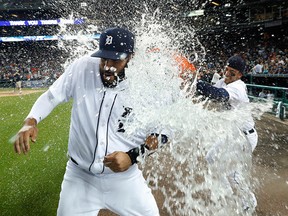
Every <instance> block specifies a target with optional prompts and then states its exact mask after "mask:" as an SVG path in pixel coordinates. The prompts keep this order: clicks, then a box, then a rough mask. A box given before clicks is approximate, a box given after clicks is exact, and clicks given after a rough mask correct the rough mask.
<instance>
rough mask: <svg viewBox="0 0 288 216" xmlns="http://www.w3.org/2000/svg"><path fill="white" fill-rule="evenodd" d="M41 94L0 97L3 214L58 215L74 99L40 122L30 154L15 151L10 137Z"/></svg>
mask: <svg viewBox="0 0 288 216" xmlns="http://www.w3.org/2000/svg"><path fill="white" fill-rule="evenodd" d="M40 95H41V93H34V94H30V95H25V96H14V97H0V121H1V126H0V135H1V136H0V137H1V139H0V140H1V149H0V160H1V165H0V168H1V169H0V188H1V192H0V215H3V216H4V215H5V216H10V215H11V216H16V215H17V216H26V215H27V216H28V215H29V216H31V215H32V216H34V215H35V216H46V215H47V216H53V215H56V211H57V205H58V200H59V193H60V188H61V182H62V179H63V175H64V171H65V166H66V162H67V160H68V159H67V141H68V131H69V123H70V109H71V103H66V104H61V105H59V106H58V107H57V108H56V109H54V110H53V112H52V113H51V114H50V115H49V116H48V117H47V118H46V119H44V120H43V121H42V122H41V123H40V124H39V125H38V128H39V134H38V138H37V141H36V143H35V144H32V145H31V150H30V152H29V153H28V154H27V155H18V154H16V153H14V148H13V145H12V144H11V143H9V139H10V138H11V137H13V135H15V134H16V132H17V131H18V130H19V129H20V128H21V126H22V123H23V120H24V118H25V117H26V116H27V114H28V113H29V111H30V108H31V107H32V105H33V103H34V102H35V101H36V99H37V98H38V97H39V96H40Z"/></svg>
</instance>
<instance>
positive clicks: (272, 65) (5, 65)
mask: <svg viewBox="0 0 288 216" xmlns="http://www.w3.org/2000/svg"><path fill="white" fill-rule="evenodd" d="M286 40H287V38H286ZM215 42H216V43H215ZM206 47H207V49H208V48H209V50H208V51H207V53H206V56H205V57H204V58H203V59H202V61H201V63H199V62H194V61H193V56H192V57H191V58H190V59H189V60H190V62H193V63H194V65H193V67H195V69H199V72H200V76H201V77H202V79H203V80H205V81H208V82H211V80H212V77H213V75H214V74H215V73H216V72H218V73H219V72H221V71H223V69H224V66H225V63H226V60H227V58H228V57H229V56H231V55H233V54H235V53H237V54H240V55H242V57H243V58H244V59H245V60H246V63H247V68H246V73H247V74H252V75H258V74H266V75H270V76H278V75H279V74H281V75H287V76H288V67H287V65H288V48H287V47H285V48H283V49H282V46H281V45H279V44H277V43H273V42H271V41H270V42H269V43H268V44H267V43H263V42H259V44H254V45H253V43H251V42H250V44H249V42H247V43H245V46H241V43H239V46H235V42H233V41H231V42H226V43H222V42H221V40H219V41H215V40H214V41H213V40H211V41H208V42H207V44H206ZM0 57H1V60H0V81H1V82H6V81H12V80H13V76H14V74H15V73H16V72H18V73H19V74H20V75H21V79H22V80H24V81H25V80H47V79H50V80H51V81H53V80H56V79H57V78H58V77H59V76H60V75H61V73H63V65H64V62H65V61H66V59H67V58H68V57H69V55H68V53H67V52H65V51H63V50H61V49H59V47H58V46H57V42H56V41H52V42H48V41H45V42H15V43H6V44H5V43H4V44H1V52H0Z"/></svg>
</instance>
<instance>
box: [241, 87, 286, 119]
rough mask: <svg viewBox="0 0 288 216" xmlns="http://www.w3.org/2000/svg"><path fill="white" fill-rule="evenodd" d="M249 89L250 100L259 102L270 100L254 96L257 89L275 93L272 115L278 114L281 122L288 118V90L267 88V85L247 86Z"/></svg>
mask: <svg viewBox="0 0 288 216" xmlns="http://www.w3.org/2000/svg"><path fill="white" fill-rule="evenodd" d="M246 85H247V88H248V94H249V98H250V99H252V100H257V101H268V99H265V98H260V97H258V94H257V95H255V94H253V93H254V92H255V89H261V90H262V89H266V90H271V91H272V92H273V95H274V97H273V108H272V110H271V113H273V114H276V116H277V117H279V118H280V119H281V120H284V119H285V118H287V115H286V110H287V109H288V88H284V87H275V86H265V85H255V84H246ZM256 92H257V93H258V92H259V90H258V91H256Z"/></svg>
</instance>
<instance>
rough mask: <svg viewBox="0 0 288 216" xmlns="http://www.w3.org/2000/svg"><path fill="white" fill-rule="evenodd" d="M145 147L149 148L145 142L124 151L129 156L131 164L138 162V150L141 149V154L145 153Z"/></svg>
mask: <svg viewBox="0 0 288 216" xmlns="http://www.w3.org/2000/svg"><path fill="white" fill-rule="evenodd" d="M145 149H148V150H149V147H148V146H147V145H145V144H142V145H141V146H140V147H136V148H133V149H130V150H129V151H128V152H126V153H127V154H128V156H129V157H130V160H131V163H132V165H133V164H135V163H138V160H137V157H138V156H139V155H140V151H141V154H142V155H143V154H144V153H145ZM139 150H140V151H139Z"/></svg>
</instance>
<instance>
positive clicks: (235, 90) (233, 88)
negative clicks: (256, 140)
mask: <svg viewBox="0 0 288 216" xmlns="http://www.w3.org/2000/svg"><path fill="white" fill-rule="evenodd" d="M214 86H215V87H217V88H224V89H225V90H226V91H227V92H228V94H229V101H228V103H229V104H230V105H231V106H232V108H234V109H235V108H237V107H241V106H243V105H245V104H246V105H248V104H249V98H248V95H247V87H246V85H245V83H244V82H243V81H242V80H237V81H234V82H232V83H229V84H228V85H227V84H226V83H225V82H224V78H223V79H220V80H219V81H218V82H216V84H215V85H214ZM254 126H255V123H254V121H253V118H252V117H249V118H248V119H247V122H246V123H245V124H244V125H243V126H242V128H241V129H242V130H243V131H246V130H250V129H251V128H253V127H254Z"/></svg>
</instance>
